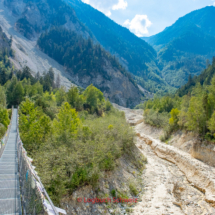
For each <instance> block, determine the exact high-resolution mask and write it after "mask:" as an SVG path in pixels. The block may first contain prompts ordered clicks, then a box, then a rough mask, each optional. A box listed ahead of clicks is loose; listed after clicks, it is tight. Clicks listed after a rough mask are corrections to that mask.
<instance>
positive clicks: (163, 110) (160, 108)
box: [143, 58, 215, 141]
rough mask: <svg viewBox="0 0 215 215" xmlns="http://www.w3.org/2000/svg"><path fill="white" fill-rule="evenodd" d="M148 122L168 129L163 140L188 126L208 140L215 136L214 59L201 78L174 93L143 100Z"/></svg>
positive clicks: (193, 80) (196, 78)
mask: <svg viewBox="0 0 215 215" xmlns="http://www.w3.org/2000/svg"><path fill="white" fill-rule="evenodd" d="M143 108H144V110H145V111H144V117H145V122H146V123H149V124H151V125H153V126H157V127H162V128H164V129H165V135H164V136H163V137H161V139H162V140H167V139H168V138H169V137H170V135H171V133H172V132H173V131H176V130H178V129H185V130H188V131H193V132H195V133H197V134H199V135H200V136H201V137H202V138H206V139H207V140H213V141H214V139H215V58H213V63H212V65H209V66H208V68H207V69H206V70H205V71H203V72H202V74H201V75H200V76H198V77H194V78H193V79H192V78H190V79H189V81H188V83H187V84H186V85H185V86H183V87H181V88H180V89H179V90H178V91H177V93H176V94H175V95H173V96H171V95H170V96H164V97H162V98H158V97H155V98H154V99H152V100H149V101H147V102H145V103H144V105H143Z"/></svg>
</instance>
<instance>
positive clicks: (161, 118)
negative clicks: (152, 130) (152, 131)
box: [144, 109, 170, 128]
mask: <svg viewBox="0 0 215 215" xmlns="http://www.w3.org/2000/svg"><path fill="white" fill-rule="evenodd" d="M169 118H170V114H169V113H167V112H163V113H158V112H157V111H154V110H153V109H147V110H145V111H144V121H145V123H147V124H150V125H152V126H156V127H159V128H164V127H166V126H167V125H168V124H169Z"/></svg>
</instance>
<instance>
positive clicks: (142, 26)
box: [123, 14, 152, 37]
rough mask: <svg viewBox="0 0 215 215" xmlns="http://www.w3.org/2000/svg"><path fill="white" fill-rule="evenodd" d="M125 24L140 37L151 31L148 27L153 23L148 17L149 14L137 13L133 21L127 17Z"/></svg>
mask: <svg viewBox="0 0 215 215" xmlns="http://www.w3.org/2000/svg"><path fill="white" fill-rule="evenodd" d="M123 25H124V26H126V27H128V29H129V30H130V31H131V32H133V33H134V34H136V35H137V36H138V37H142V36H144V35H147V34H148V33H149V32H148V27H150V26H151V25H152V22H151V21H150V20H149V19H148V16H147V15H138V14H137V15H136V16H135V17H134V18H133V19H132V20H131V21H130V20H129V19H127V20H126V21H125V22H124V24H123Z"/></svg>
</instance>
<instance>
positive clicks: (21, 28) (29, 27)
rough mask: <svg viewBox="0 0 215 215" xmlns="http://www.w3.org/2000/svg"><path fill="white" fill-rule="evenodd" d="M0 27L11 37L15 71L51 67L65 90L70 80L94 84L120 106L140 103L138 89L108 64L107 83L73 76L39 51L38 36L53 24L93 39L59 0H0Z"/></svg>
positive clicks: (86, 77) (41, 71) (103, 79)
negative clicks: (25, 68) (23, 68)
mask: <svg viewBox="0 0 215 215" xmlns="http://www.w3.org/2000/svg"><path fill="white" fill-rule="evenodd" d="M0 6H1V7H0V8H1V11H0V25H1V26H2V28H3V30H4V31H5V32H6V33H7V34H8V36H10V35H12V36H13V45H12V48H13V49H14V50H15V57H14V58H13V59H11V61H12V62H13V63H14V65H15V66H16V67H17V68H22V67H24V66H28V67H30V69H31V70H32V71H33V72H34V73H37V72H40V73H41V74H42V73H43V72H44V71H48V69H49V68H50V67H53V69H54V72H55V73H56V74H61V84H62V85H65V86H66V87H67V88H68V87H69V86H70V85H71V83H70V81H73V80H74V82H76V83H77V84H80V85H81V86H82V87H86V86H88V85H90V84H92V83H93V84H95V85H96V86H97V87H98V88H100V89H101V90H103V92H104V89H107V88H108V89H111V90H109V91H107V90H106V91H105V92H104V93H105V96H106V97H108V98H109V99H110V100H111V101H113V102H117V103H119V104H120V105H123V106H129V107H133V106H135V105H137V104H138V103H139V102H140V98H141V96H142V94H141V92H140V91H139V89H138V87H137V86H135V85H134V84H133V83H132V82H131V81H130V80H129V79H128V78H127V77H126V76H125V75H124V74H121V73H120V72H119V71H116V70H114V69H113V67H112V66H110V64H109V62H107V65H106V68H105V69H106V72H107V73H108V74H109V75H110V76H112V79H111V80H107V79H106V78H105V77H104V76H102V75H101V76H99V75H96V76H95V77H94V78H91V77H89V76H88V75H87V74H85V75H83V74H82V75H81V76H79V75H74V74H73V71H70V70H67V69H66V68H64V65H60V64H59V63H57V62H56V61H55V60H53V59H52V58H50V57H48V56H47V55H45V54H44V53H43V52H41V51H40V50H39V49H38V47H37V45H36V41H37V39H38V37H39V36H40V34H41V33H42V32H43V31H45V30H47V29H49V27H51V26H52V25H56V26H62V27H64V28H66V29H68V30H72V31H75V32H76V33H77V34H78V35H81V36H82V37H83V38H88V37H89V36H91V37H92V38H94V37H93V36H92V34H91V33H90V31H89V30H88V29H87V28H86V27H85V26H84V25H83V24H82V23H81V22H80V21H79V20H78V18H77V17H76V15H75V12H74V10H73V9H72V8H71V7H70V6H67V5H66V4H65V3H63V2H62V1H50V0H39V1H27V0H21V1H17V0H4V1H3V0H1V1H0Z"/></svg>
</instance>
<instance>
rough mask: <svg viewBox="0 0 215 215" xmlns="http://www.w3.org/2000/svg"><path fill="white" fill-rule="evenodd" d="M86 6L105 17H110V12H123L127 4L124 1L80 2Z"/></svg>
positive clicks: (85, 0)
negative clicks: (88, 5)
mask: <svg viewBox="0 0 215 215" xmlns="http://www.w3.org/2000/svg"><path fill="white" fill-rule="evenodd" d="M82 1H83V2H84V3H86V4H90V5H91V6H92V7H94V8H96V9H97V10H99V11H101V12H102V13H104V14H105V15H106V16H111V11H112V10H120V9H122V10H124V9H126V8H127V6H128V3H127V2H126V1H125V0H102V1H101V0H82Z"/></svg>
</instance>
